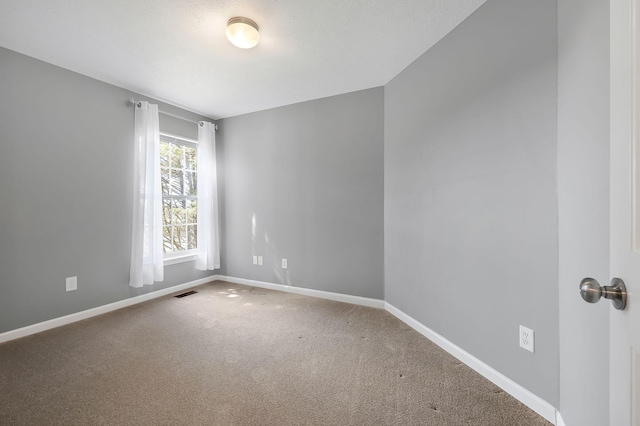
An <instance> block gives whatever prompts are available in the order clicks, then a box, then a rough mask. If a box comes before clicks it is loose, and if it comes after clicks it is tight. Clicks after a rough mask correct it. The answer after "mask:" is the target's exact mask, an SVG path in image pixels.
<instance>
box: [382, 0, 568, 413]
mask: <svg viewBox="0 0 640 426" xmlns="http://www.w3.org/2000/svg"><path fill="white" fill-rule="evenodd" d="M556 30H557V22H556V2H555V1H552V0H544V1H528V0H517V1H516V0H490V1H488V2H487V3H485V4H484V5H483V6H481V7H480V8H479V9H478V10H477V11H476V12H474V13H473V14H472V15H471V16H470V17H469V18H467V19H466V20H465V21H464V22H463V23H462V24H460V25H459V26H458V27H457V28H456V29H454V30H453V31H452V32H451V33H450V34H448V35H447V36H446V37H445V38H444V39H443V40H441V41H440V42H439V43H438V44H437V45H435V46H434V47H433V48H432V49H430V50H429V51H427V52H426V53H425V54H424V55H423V56H421V57H420V58H419V59H417V60H416V61H415V62H414V63H413V64H412V65H410V66H409V67H408V68H407V69H405V70H404V71H403V72H402V73H401V74H399V75H398V76H397V77H396V78H394V79H393V80H392V81H391V82H390V83H389V84H387V86H385V186H384V191H385V296H386V300H387V302H389V303H391V304H392V305H394V306H396V307H397V308H399V309H401V310H402V311H404V312H405V313H407V314H408V315H410V316H412V317H413V318H415V319H416V320H418V321H420V322H421V323H423V324H425V325H426V326H427V327H430V328H431V329H433V330H434V331H436V332H437V333H440V334H441V335H443V336H444V337H445V338H447V339H449V340H450V341H451V342H453V343H454V344H456V345H458V346H460V347H461V348H463V349H464V350H466V351H467V352H469V353H471V354H472V355H474V356H476V357H477V358H479V359H480V360H482V361H484V362H485V363H487V364H488V365H490V366H491V367H493V368H495V369H497V370H498V371H500V372H501V373H503V374H505V375H506V376H508V377H510V378H511V379H513V380H515V381H516V382H517V383H519V384H521V385H522V386H524V387H525V388H527V389H529V390H530V391H531V392H533V393H535V394H537V395H538V396H540V397H541V398H543V399H544V400H546V401H548V402H549V403H551V404H554V405H555V404H557V403H558V248H557V244H558V219H557V193H556V155H557V152H556V149H557V145H556V136H557V133H556V132H557V126H556V119H557V115H556V114H557V84H556V78H557V52H556ZM520 324H522V325H524V326H527V327H529V328H532V329H534V330H535V340H536V352H535V354H532V353H530V352H527V351H525V350H523V349H521V348H520V347H519V341H518V336H519V334H518V325H520Z"/></svg>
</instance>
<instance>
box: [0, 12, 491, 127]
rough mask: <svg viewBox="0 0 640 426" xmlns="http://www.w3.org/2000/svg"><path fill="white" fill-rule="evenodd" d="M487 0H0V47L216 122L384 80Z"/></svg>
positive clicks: (390, 77) (397, 71)
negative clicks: (251, 25)
mask: <svg viewBox="0 0 640 426" xmlns="http://www.w3.org/2000/svg"><path fill="white" fill-rule="evenodd" d="M485 1H486V0H260V1H258V0H254V1H250V0H235V1H231V0H108V1H105V0H0V46H2V47H6V48H8V49H11V50H15V51H17V52H20V53H24V54H26V55H29V56H32V57H35V58H38V59H41V60H44V61H46V62H50V63H52V64H55V65H58V66H61V67H64V68H67V69H70V70H72V71H76V72H78V73H81V74H84V75H87V76H90V77H93V78H96V79H98V80H102V81H106V82H108V83H112V84H115V85H117V86H120V87H123V88H126V89H129V90H132V91H135V92H139V93H142V94H145V95H147V96H151V97H155V98H157V99H160V100H163V101H166V102H168V103H171V104H174V105H177V106H181V107H183V108H186V109H188V110H191V111H194V112H198V113H201V114H203V115H206V116H209V117H211V118H223V117H229V116H234V115H239V114H244V113H248V112H253V111H259V110H264V109H268V108H273V107H277V106H282V105H288V104H292V103H296V102H301V101H306V100H310V99H317V98H322V97H326V96H332V95H337V94H341V93H347V92H352V91H355V90H361V89H366V88H370V87H377V86H382V85H384V84H386V83H387V82H388V81H389V80H391V79H392V78H393V77H395V76H396V75H397V74H398V73H399V72H400V71H402V70H403V69H404V68H405V67H406V66H407V65H409V64H410V63H411V62H413V61H414V60H415V59H416V58H418V57H419V56H420V55H421V54H422V53H424V52H425V51H426V50H428V49H429V48H430V47H431V46H433V45H434V44H435V43H436V42H437V41H438V40H440V39H441V38H442V37H443V36H444V35H446V34H447V33H448V32H449V31H451V30H452V29H453V28H454V27H455V26H456V25H458V24H459V23H460V22H462V21H463V20H464V19H465V18H466V17H467V16H469V15H470V14H471V13H472V12H473V11H474V10H476V9H477V8H478V7H479V6H480V5H482V4H483V3H484V2H485ZM238 15H240V16H247V17H249V18H251V19H253V20H254V21H256V22H257V23H258V25H259V26H260V33H261V41H260V44H259V45H258V46H257V47H256V48H254V49H250V50H241V49H238V48H235V47H233V46H232V45H231V44H230V43H229V42H228V41H227V39H226V37H225V28H226V22H227V20H228V19H229V18H231V17H233V16H238Z"/></svg>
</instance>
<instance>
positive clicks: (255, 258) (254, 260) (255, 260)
mask: <svg viewBox="0 0 640 426" xmlns="http://www.w3.org/2000/svg"><path fill="white" fill-rule="evenodd" d="M253 264H254V265H257V264H258V256H253Z"/></svg>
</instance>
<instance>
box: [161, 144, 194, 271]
mask: <svg viewBox="0 0 640 426" xmlns="http://www.w3.org/2000/svg"><path fill="white" fill-rule="evenodd" d="M196 154H197V143H196V142H195V141H192V140H188V139H182V138H178V137H175V136H170V135H167V134H162V133H161V134H160V175H161V183H162V236H163V244H162V246H163V251H164V257H165V259H171V258H176V257H180V256H185V255H189V254H195V253H196V248H197V245H198V242H197V235H198V217H197V216H198V204H197V203H198V197H197V193H198V190H197V185H196V183H197V174H198V165H197V155H196Z"/></svg>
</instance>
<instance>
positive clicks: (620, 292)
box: [580, 278, 627, 311]
mask: <svg viewBox="0 0 640 426" xmlns="http://www.w3.org/2000/svg"><path fill="white" fill-rule="evenodd" d="M580 295H581V296H582V298H583V299H584V300H585V301H587V302H589V303H596V302H597V301H598V300H600V298H601V297H602V296H604V298H605V299H610V300H611V303H613V307H614V308H616V309H619V310H621V311H622V310H624V308H625V307H626V306H627V288H626V287H625V285H624V281H622V280H621V279H620V278H613V279H612V280H611V285H608V286H604V287H601V286H600V284H599V283H598V281H596V280H594V279H593V278H585V279H583V280H582V281H581V282H580Z"/></svg>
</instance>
